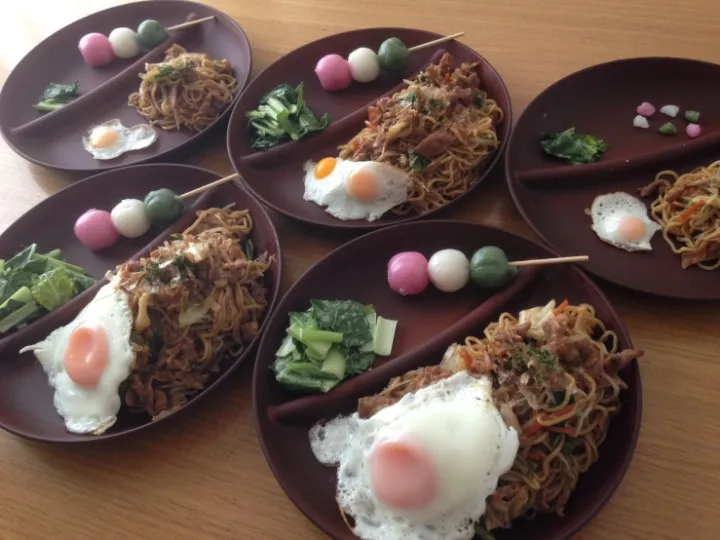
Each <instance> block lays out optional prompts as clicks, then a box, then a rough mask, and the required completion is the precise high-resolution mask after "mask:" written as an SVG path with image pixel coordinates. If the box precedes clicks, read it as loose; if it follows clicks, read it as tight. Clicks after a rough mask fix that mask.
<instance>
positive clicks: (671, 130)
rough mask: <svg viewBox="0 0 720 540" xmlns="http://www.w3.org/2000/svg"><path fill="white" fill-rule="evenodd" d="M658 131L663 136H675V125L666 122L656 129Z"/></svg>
mask: <svg viewBox="0 0 720 540" xmlns="http://www.w3.org/2000/svg"><path fill="white" fill-rule="evenodd" d="M658 131H659V132H660V133H662V134H663V135H675V134H677V129H675V125H674V124H673V123H672V122H666V123H664V124H663V125H662V126H660V127H659V128H658Z"/></svg>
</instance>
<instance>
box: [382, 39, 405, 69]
mask: <svg viewBox="0 0 720 540" xmlns="http://www.w3.org/2000/svg"><path fill="white" fill-rule="evenodd" d="M378 61H379V62H380V67H381V68H383V69H384V70H386V71H390V72H392V73H400V72H402V71H405V69H407V67H408V65H410V51H409V50H408V48H407V47H406V46H405V44H404V43H403V42H402V41H400V40H399V39H398V38H396V37H391V38H388V39H386V40H385V41H383V42H382V44H381V45H380V49H378Z"/></svg>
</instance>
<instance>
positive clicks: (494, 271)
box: [470, 246, 518, 289]
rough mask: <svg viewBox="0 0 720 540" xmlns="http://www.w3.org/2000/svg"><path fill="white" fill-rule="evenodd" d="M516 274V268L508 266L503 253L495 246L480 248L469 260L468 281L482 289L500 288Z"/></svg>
mask: <svg viewBox="0 0 720 540" xmlns="http://www.w3.org/2000/svg"><path fill="white" fill-rule="evenodd" d="M517 272H518V270H517V268H515V267H514V266H510V265H509V264H508V259H507V255H505V252H504V251H503V250H502V249H500V248H499V247H496V246H485V247H483V248H480V249H478V250H477V251H476V252H475V253H474V254H473V256H472V258H471V259H470V279H471V280H472V281H473V283H475V284H476V285H477V286H478V287H481V288H483V289H494V288H497V287H502V286H503V285H505V284H506V283H508V282H509V281H510V280H511V279H513V278H514V277H515V275H516V274H517Z"/></svg>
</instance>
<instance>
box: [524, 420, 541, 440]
mask: <svg viewBox="0 0 720 540" xmlns="http://www.w3.org/2000/svg"><path fill="white" fill-rule="evenodd" d="M541 428H542V426H541V425H540V424H538V423H537V422H536V421H535V419H534V418H533V419H532V420H530V421H529V422H528V423H527V424H525V425H524V426H523V435H525V436H526V437H529V436H530V435H533V434H535V433H537V432H538V431H540V429H541Z"/></svg>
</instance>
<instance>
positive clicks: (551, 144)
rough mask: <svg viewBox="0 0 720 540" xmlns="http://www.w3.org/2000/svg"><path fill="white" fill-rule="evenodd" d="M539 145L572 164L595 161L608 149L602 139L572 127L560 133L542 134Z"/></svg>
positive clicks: (547, 151) (546, 151) (550, 153)
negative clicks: (578, 131) (579, 131)
mask: <svg viewBox="0 0 720 540" xmlns="http://www.w3.org/2000/svg"><path fill="white" fill-rule="evenodd" d="M540 146H541V147H542V149H543V151H544V152H545V153H546V154H548V155H550V156H553V157H556V158H558V159H562V160H564V161H566V162H568V163H572V164H573V165H577V164H585V163H592V162H593V161H597V160H599V159H600V157H601V156H602V155H603V154H604V153H605V151H606V150H607V149H608V145H607V143H606V142H605V141H603V140H602V139H598V138H597V137H595V136H593V135H586V134H581V133H576V132H575V128H574V127H571V128H570V129H566V130H565V131H561V132H560V133H553V134H544V135H542V136H541V139H540Z"/></svg>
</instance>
